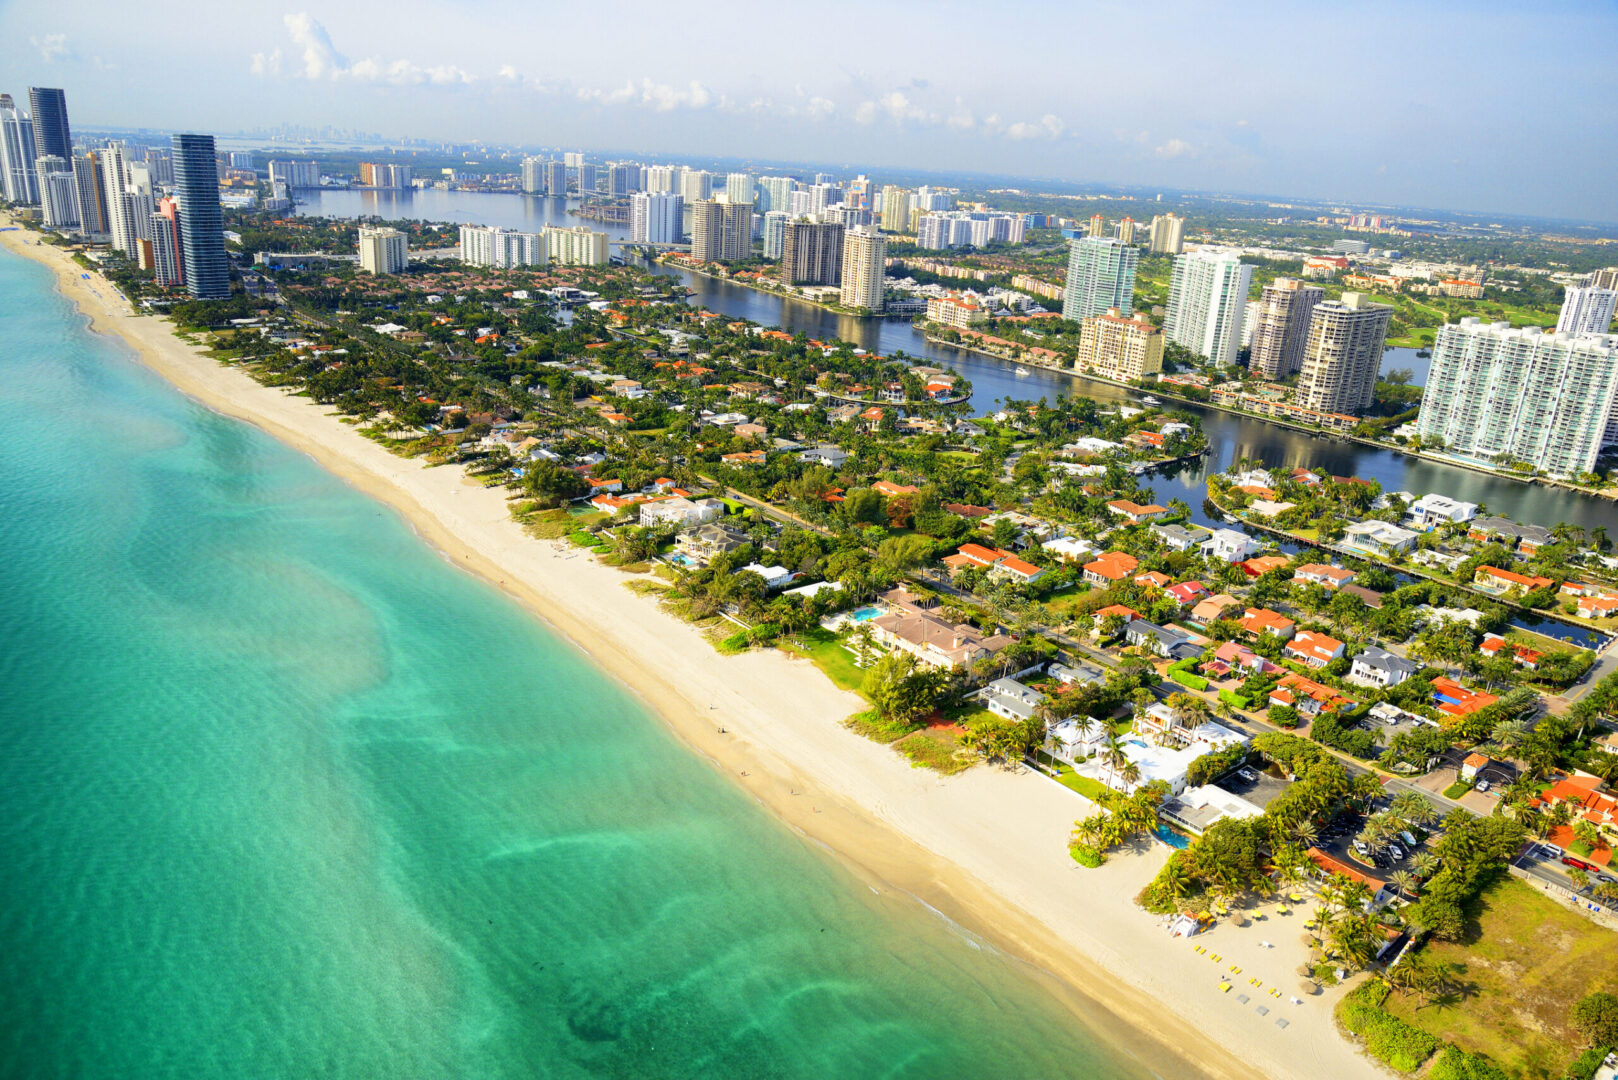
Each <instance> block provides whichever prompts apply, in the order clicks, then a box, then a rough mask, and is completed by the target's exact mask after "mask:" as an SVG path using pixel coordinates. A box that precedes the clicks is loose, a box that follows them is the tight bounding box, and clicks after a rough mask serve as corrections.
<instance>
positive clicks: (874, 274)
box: [839, 225, 888, 313]
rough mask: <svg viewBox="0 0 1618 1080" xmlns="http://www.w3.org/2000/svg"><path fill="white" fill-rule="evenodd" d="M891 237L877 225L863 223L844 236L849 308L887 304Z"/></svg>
mask: <svg viewBox="0 0 1618 1080" xmlns="http://www.w3.org/2000/svg"><path fill="white" fill-rule="evenodd" d="M887 258H888V241H887V239H886V238H885V237H884V236H883V235H882V234H881V233H880V232H878V231H877V230H876V229H875V228H873V227H871V226H868V225H862V226H860V227H858V228H854V229H850V230H848V232H847V233H846V234H844V236H843V293H842V296H841V297H839V299H840V300H841V301H842V305H843V306H844V307H846V308H854V309H855V310H857V311H869V312H873V313H875V312H878V311H881V310H882V309H883V307H884V306H885V305H886V302H887V301H886V294H887V280H886V277H885V274H886V265H885V264H886V263H887Z"/></svg>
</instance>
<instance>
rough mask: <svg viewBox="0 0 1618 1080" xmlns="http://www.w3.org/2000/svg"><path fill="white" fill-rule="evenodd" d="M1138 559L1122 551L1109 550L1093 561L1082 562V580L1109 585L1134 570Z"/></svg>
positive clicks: (1138, 562)
mask: <svg viewBox="0 0 1618 1080" xmlns="http://www.w3.org/2000/svg"><path fill="white" fill-rule="evenodd" d="M1139 565H1140V560H1138V559H1136V558H1135V556H1133V555H1130V554H1128V553H1126V552H1122V551H1109V552H1107V553H1106V554H1105V555H1102V556H1100V557H1098V558H1097V559H1096V560H1095V561H1094V562H1087V563H1085V564H1084V580H1085V581H1088V582H1089V583H1090V584H1092V585H1111V584H1112V583H1113V582H1115V581H1123V580H1124V579H1125V578H1127V577H1129V576H1130V575H1131V574H1133V573H1134V572H1135V567H1137V566H1139Z"/></svg>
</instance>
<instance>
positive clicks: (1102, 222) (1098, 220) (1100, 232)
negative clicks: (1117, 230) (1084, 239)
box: [1088, 214, 1107, 240]
mask: <svg viewBox="0 0 1618 1080" xmlns="http://www.w3.org/2000/svg"><path fill="white" fill-rule="evenodd" d="M1106 234H1107V219H1106V218H1105V217H1103V216H1102V215H1100V214H1095V215H1093V216H1092V217H1091V218H1090V232H1089V233H1088V235H1089V236H1091V237H1093V238H1094V239H1097V240H1099V239H1101V238H1102V237H1103V236H1105V235H1106Z"/></svg>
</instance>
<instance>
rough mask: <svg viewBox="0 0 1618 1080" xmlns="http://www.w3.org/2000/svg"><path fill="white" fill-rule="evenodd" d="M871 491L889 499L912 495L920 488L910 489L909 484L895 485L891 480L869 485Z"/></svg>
mask: <svg viewBox="0 0 1618 1080" xmlns="http://www.w3.org/2000/svg"><path fill="white" fill-rule="evenodd" d="M871 490H872V491H875V492H877V493H879V494H882V495H887V496H889V497H890V498H891V497H892V496H894V495H914V494H915V493H916V492H918V491H920V490H921V488H919V487H911V486H910V485H909V484H895V483H894V482H893V481H891V480H878V481H877V482H876V483H874V484H872V485H871Z"/></svg>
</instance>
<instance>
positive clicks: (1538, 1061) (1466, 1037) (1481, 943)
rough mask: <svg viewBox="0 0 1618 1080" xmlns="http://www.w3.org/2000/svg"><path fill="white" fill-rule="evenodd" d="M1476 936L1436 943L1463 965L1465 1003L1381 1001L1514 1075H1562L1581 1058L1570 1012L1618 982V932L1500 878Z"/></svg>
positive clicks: (1480, 914)
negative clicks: (1572, 1062)
mask: <svg viewBox="0 0 1618 1080" xmlns="http://www.w3.org/2000/svg"><path fill="white" fill-rule="evenodd" d="M1473 914H1474V915H1475V917H1476V920H1477V921H1476V927H1477V931H1478V932H1477V936H1476V940H1474V941H1470V942H1459V943H1451V942H1441V941H1430V942H1428V944H1427V945H1425V946H1424V948H1426V949H1427V950H1428V952H1429V953H1430V954H1431V955H1432V956H1433V957H1434V958H1435V959H1438V960H1444V961H1448V962H1450V963H1453V964H1455V965H1457V966H1458V967H1459V969H1460V972H1461V974H1460V982H1461V983H1462V985H1463V986H1464V987H1465V988H1466V992H1465V994H1464V996H1462V997H1461V999H1460V1000H1459V1001H1456V1002H1453V1003H1449V1004H1432V1005H1426V1006H1421V1007H1418V1006H1419V1005H1420V1002H1419V999H1416V998H1412V997H1408V996H1406V995H1403V994H1397V993H1396V994H1393V995H1390V996H1389V998H1388V1000H1387V1002H1386V1004H1385V1005H1384V1006H1383V1007H1384V1008H1386V1009H1387V1010H1388V1011H1389V1012H1391V1013H1393V1014H1395V1015H1396V1016H1399V1017H1401V1018H1402V1019H1404V1020H1406V1021H1407V1022H1409V1023H1411V1024H1414V1025H1416V1026H1418V1027H1420V1028H1422V1029H1423V1030H1425V1031H1429V1032H1431V1033H1432V1034H1434V1035H1436V1036H1438V1037H1439V1038H1441V1039H1445V1040H1448V1041H1450V1042H1453V1043H1455V1044H1456V1045H1457V1046H1459V1047H1461V1048H1462V1049H1463V1050H1470V1051H1472V1052H1474V1053H1482V1054H1487V1055H1489V1056H1490V1057H1491V1058H1493V1059H1494V1060H1495V1062H1496V1064H1498V1065H1499V1066H1500V1067H1501V1068H1503V1069H1504V1070H1505V1071H1506V1073H1507V1075H1509V1076H1511V1077H1513V1078H1516V1080H1540V1078H1543V1080H1560V1078H1561V1076H1562V1075H1563V1071H1564V1070H1565V1069H1566V1068H1567V1066H1568V1063H1569V1062H1571V1061H1572V1060H1573V1058H1574V1057H1576V1056H1577V1054H1578V1051H1579V1039H1578V1036H1577V1034H1576V1033H1575V1032H1574V1031H1573V1029H1572V1027H1571V1026H1570V1025H1569V1024H1568V1013H1569V1011H1570V1010H1571V1009H1572V1008H1573V1005H1574V1004H1575V1003H1576V1002H1577V1001H1578V1000H1579V999H1580V998H1582V997H1584V995H1586V994H1588V993H1590V992H1591V991H1594V990H1611V989H1612V988H1613V987H1615V986H1618V937H1615V936H1614V934H1613V931H1611V930H1608V929H1605V928H1603V927H1601V926H1597V925H1596V924H1595V923H1594V922H1591V921H1590V920H1589V919H1586V918H1585V917H1584V916H1582V915H1580V914H1578V913H1577V912H1575V911H1572V910H1570V909H1569V908H1568V907H1566V906H1565V905H1564V904H1561V903H1559V902H1557V901H1555V900H1553V899H1551V898H1550V897H1548V896H1546V895H1545V894H1544V893H1541V892H1540V891H1539V890H1537V889H1534V888H1533V887H1531V886H1529V885H1525V884H1524V883H1522V882H1520V881H1517V880H1516V879H1514V878H1502V879H1501V880H1500V881H1498V882H1496V883H1495V884H1494V885H1491V886H1490V887H1489V888H1488V889H1487V890H1485V891H1484V893H1483V896H1482V898H1481V899H1480V900H1479V902H1478V904H1477V907H1476V909H1475V912H1474V913H1473Z"/></svg>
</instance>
